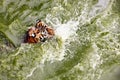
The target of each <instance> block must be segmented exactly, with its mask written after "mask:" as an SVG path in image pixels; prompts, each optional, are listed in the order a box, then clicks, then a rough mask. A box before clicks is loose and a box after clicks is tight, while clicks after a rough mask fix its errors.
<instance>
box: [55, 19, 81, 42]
mask: <svg viewBox="0 0 120 80" xmlns="http://www.w3.org/2000/svg"><path fill="white" fill-rule="evenodd" d="M78 24H79V22H77V21H68V22H67V23H65V24H58V25H56V26H58V28H57V29H56V31H55V33H56V35H58V36H60V37H61V38H62V40H63V41H65V40H66V39H69V38H70V36H72V35H74V34H75V33H76V30H77V25H78Z"/></svg>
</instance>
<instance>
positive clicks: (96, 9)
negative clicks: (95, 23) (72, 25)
mask: <svg viewBox="0 0 120 80" xmlns="http://www.w3.org/2000/svg"><path fill="white" fill-rule="evenodd" d="M109 2H110V0H98V3H97V4H95V5H94V6H93V7H92V10H91V11H90V14H89V15H90V16H95V15H96V14H98V13H100V12H101V11H102V10H104V9H106V7H107V6H108V4H109Z"/></svg>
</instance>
